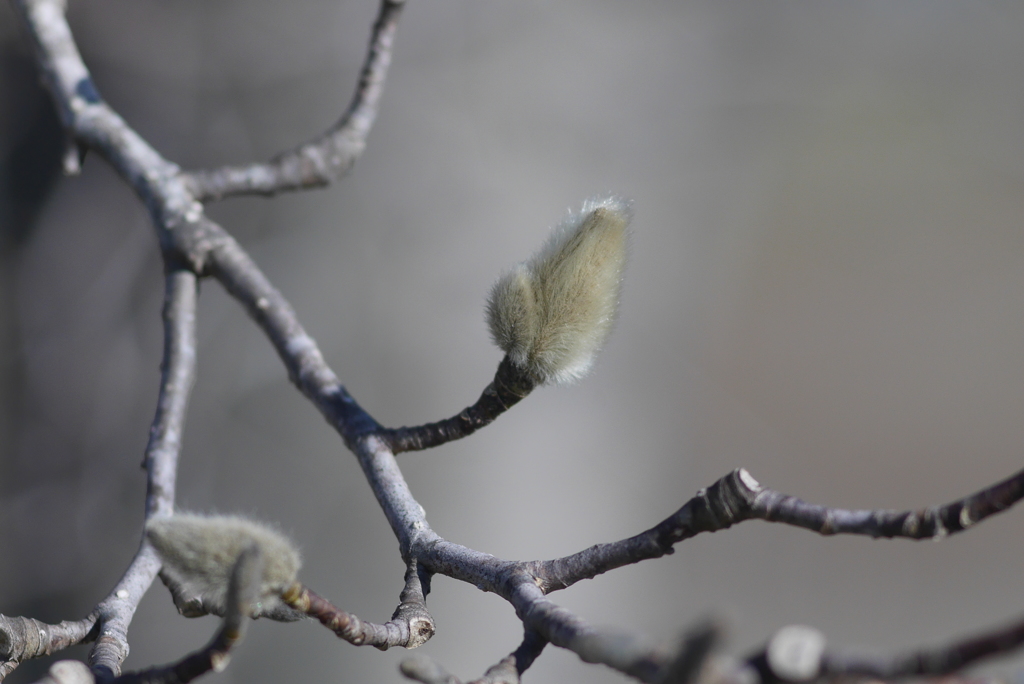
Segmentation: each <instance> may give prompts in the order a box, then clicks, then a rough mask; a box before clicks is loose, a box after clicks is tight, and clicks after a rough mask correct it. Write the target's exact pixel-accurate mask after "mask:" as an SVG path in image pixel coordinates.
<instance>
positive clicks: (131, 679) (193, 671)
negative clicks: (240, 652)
mask: <svg viewBox="0 0 1024 684" xmlns="http://www.w3.org/2000/svg"><path fill="white" fill-rule="evenodd" d="M262 566H263V557H262V555H261V553H260V550H259V547H257V546H255V545H254V546H251V547H249V548H248V549H246V550H245V551H243V552H242V553H241V555H239V557H238V560H237V561H235V567H234V568H233V569H232V571H231V581H230V584H229V585H228V596H227V604H226V610H225V611H224V619H223V620H222V621H221V627H220V629H219V630H217V633H216V634H214V635H213V638H212V639H211V640H210V643H208V644H207V645H206V647H205V648H203V649H202V650H200V651H196V652H195V653H192V654H189V655H187V656H185V657H184V658H182V659H181V660H180V661H178V662H177V663H175V664H173V665H167V666H164V667H154V668H150V669H148V670H142V671H140V672H132V673H128V674H125V675H122V676H121V677H118V678H117V679H115V680H114V682H116V684H186V682H191V681H192V680H193V679H195V678H196V677H199V676H200V675H203V674H206V673H207V672H209V671H210V670H213V671H214V672H220V671H222V670H223V669H224V668H225V667H227V665H228V661H229V660H230V658H231V650H232V649H233V648H234V647H235V646H237V645H238V644H239V643H240V642H241V641H242V638H243V637H244V636H245V627H246V624H247V622H248V617H249V614H250V612H251V611H252V604H253V602H255V601H256V599H257V597H258V596H259V584H260V574H261V572H262Z"/></svg>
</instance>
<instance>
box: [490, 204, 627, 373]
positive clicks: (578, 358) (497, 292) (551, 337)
mask: <svg viewBox="0 0 1024 684" xmlns="http://www.w3.org/2000/svg"><path fill="white" fill-rule="evenodd" d="M632 217H633V216H632V209H631V207H630V203H629V202H627V201H626V200H623V199H620V198H617V197H595V198H592V199H589V200H587V201H586V202H584V203H583V208H582V210H581V211H579V212H573V213H570V214H569V215H568V216H567V217H566V218H565V220H564V221H562V223H560V224H559V225H558V226H557V227H556V228H555V229H554V230H553V231H552V233H551V236H550V237H549V238H548V241H547V242H546V243H544V246H543V247H541V248H540V250H539V251H538V252H537V253H536V254H534V255H533V256H532V257H530V259H528V260H527V261H524V262H523V263H521V264H519V265H518V266H516V267H515V268H513V269H512V270H511V271H509V272H508V273H506V274H504V275H503V276H502V277H501V278H500V279H499V280H498V282H497V283H495V284H494V287H493V288H492V289H491V296H490V298H489V300H488V302H487V324H488V326H489V327H490V329H491V336H492V337H493V338H494V342H495V344H497V345H498V346H499V347H501V349H502V350H503V351H504V352H505V353H506V354H507V355H508V358H509V360H510V361H511V362H512V364H513V365H515V366H516V367H518V368H520V369H522V370H523V371H525V372H526V373H527V374H529V375H530V376H531V377H532V378H533V379H534V380H536V381H537V382H538V383H539V384H548V383H555V384H559V383H567V382H572V381H574V380H578V379H580V378H582V377H583V376H584V375H586V374H587V371H589V370H590V367H591V366H592V365H593V363H594V359H595V358H596V357H597V353H598V352H599V351H600V349H601V346H602V345H603V344H604V342H605V340H606V339H607V338H608V334H609V333H610V332H611V329H612V325H613V323H614V322H615V314H616V311H617V309H618V303H619V290H620V286H621V281H622V268H623V266H624V265H625V263H626V243H627V228H628V227H629V222H630V219H631V218H632Z"/></svg>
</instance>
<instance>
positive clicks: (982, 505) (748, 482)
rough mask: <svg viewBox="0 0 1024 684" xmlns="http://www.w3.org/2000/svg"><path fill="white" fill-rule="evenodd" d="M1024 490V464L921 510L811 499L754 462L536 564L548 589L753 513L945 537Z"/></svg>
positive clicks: (837, 529)
mask: <svg viewBox="0 0 1024 684" xmlns="http://www.w3.org/2000/svg"><path fill="white" fill-rule="evenodd" d="M1021 498H1024V470H1022V471H1021V472H1019V473H1017V474H1015V475H1013V476H1012V477H1009V478H1007V479H1006V480H1003V481H1002V482H999V483H997V484H995V485H992V486H991V487H986V488H985V489H982V490H981V491H978V492H975V493H974V494H971V495H970V496H967V497H964V498H963V499H958V500H956V501H953V502H951V503H948V504H945V505H943V506H932V507H930V508H926V509H922V510H917V511H890V510H852V511H851V510H845V509H841V508H828V507H825V506H818V505H814V504H809V503H806V502H804V501H801V500H800V499H797V498H795V497H792V496H786V495H784V494H781V493H779V492H776V491H775V490H772V489H767V488H765V487H762V486H761V485H760V484H759V483H758V482H757V480H755V479H754V478H753V477H752V476H751V475H750V473H748V472H747V471H746V469H744V468H741V469H739V470H734V471H733V472H732V473H730V474H728V475H726V476H725V477H723V478H722V479H720V480H718V481H717V482H715V483H714V484H713V485H711V486H710V487H708V488H707V489H702V490H700V491H699V492H698V493H697V495H696V496H695V497H693V498H692V499H690V500H689V501H687V502H686V503H685V504H684V505H683V507H682V508H680V509H679V510H678V511H676V512H675V513H674V514H672V515H671V516H669V517H668V518H666V519H665V520H663V521H661V522H660V523H658V524H657V525H655V526H654V527H652V528H651V529H649V530H646V531H644V532H641V533H640V534H638V535H635V536H633V537H630V538H628V539H623V540H621V541H617V542H613V543H610V544H598V545H596V546H592V547H590V548H588V549H585V550H583V551H580V552H579V553H575V554H573V555H571V556H566V557H564V558H557V559H555V560H550V561H536V562H534V563H531V564H529V565H530V567H531V571H532V572H533V574H534V575H536V576H537V578H538V581H540V582H541V586H542V587H543V589H544V591H545V592H551V591H556V590H558V589H564V588H565V587H568V586H571V585H572V584H575V583H576V582H578V581H580V580H582V579H590V578H591V577H595V576H597V575H600V574H601V573H604V572H608V571H609V570H614V569H615V568H619V567H622V566H623V565H629V564H631V563H637V562H639V561H642V560H647V559H649V558H659V557H661V556H664V555H666V554H669V553H672V547H673V545H674V544H676V543H678V542H680V541H683V540H684V539H689V538H690V537H693V536H695V535H697V534H700V533H701V532H717V531H719V530H724V529H726V528H728V527H731V526H732V525H735V524H738V523H741V522H744V521H746V520H766V521H768V522H779V523H784V524H787V525H794V526H796V527H803V528H805V529H808V530H811V531H813V532H818V533H819V534H824V535H831V534H858V535H866V536H869V537H886V538H893V537H902V538H907V539H940V538H942V537H945V536H947V535H950V534H955V533H957V532H962V531H963V530H965V529H967V528H969V527H971V526H972V525H974V524H976V523H978V522H980V521H982V520H984V519H985V518H987V517H989V516H990V515H995V514H996V513H1000V512H1002V511H1004V510H1006V509H1007V508H1009V507H1010V506H1012V505H1013V504H1015V503H1017V502H1018V501H1020V500H1021Z"/></svg>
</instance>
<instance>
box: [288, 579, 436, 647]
mask: <svg viewBox="0 0 1024 684" xmlns="http://www.w3.org/2000/svg"><path fill="white" fill-rule="evenodd" d="M281 599H282V600H283V601H284V602H285V604H286V605H288V606H291V607H292V608H294V609H295V610H297V611H299V612H301V613H305V614H306V615H308V616H310V617H312V618H316V619H317V620H319V621H320V624H322V625H323V626H324V627H326V628H327V629H329V630H331V631H332V632H334V633H335V634H337V635H338V637H340V638H342V639H344V640H345V641H347V642H349V643H350V644H352V645H354V646H374V647H376V648H378V649H380V650H382V651H386V650H388V649H389V648H391V647H392V646H401V647H403V648H416V647H417V646H421V645H423V644H424V643H426V642H427V641H428V640H429V639H430V637H432V636H434V619H433V618H432V617H431V616H430V613H428V612H427V606H426V600H425V597H424V595H423V586H422V584H421V581H420V578H419V573H418V572H417V569H416V565H415V563H414V564H411V565H410V566H409V568H408V569H407V570H406V572H405V589H403V590H402V599H401V600H402V602H401V604H399V606H398V608H396V609H395V612H394V614H393V615H392V616H391V619H390V620H389V621H388V622H386V623H384V624H383V625H380V624H376V623H373V622H366V621H365V620H361V619H359V618H358V617H356V616H355V615H353V614H352V613H347V612H345V611H343V610H340V609H338V608H336V607H335V606H334V605H333V604H332V603H331V602H330V601H328V600H327V599H325V598H323V597H322V596H319V595H317V594H315V593H314V592H312V591H310V590H309V589H307V588H306V587H304V586H302V585H301V584H300V583H298V582H296V583H295V584H294V585H293V586H292V587H291V588H289V589H287V590H286V591H285V592H284V593H283V594H282V595H281Z"/></svg>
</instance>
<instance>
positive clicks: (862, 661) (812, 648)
mask: <svg viewBox="0 0 1024 684" xmlns="http://www.w3.org/2000/svg"><path fill="white" fill-rule="evenodd" d="M1022 645H1024V620H1018V621H1017V622H1014V623H1012V624H1010V625H1007V626H1005V627H1002V628H999V629H996V630H992V631H989V632H986V633H984V634H980V635H978V636H974V637H970V638H967V639H963V640H960V641H956V642H953V643H951V644H948V645H946V646H940V647H936V648H923V649H915V650H910V651H904V652H902V653H897V654H894V655H879V656H869V655H853V654H848V653H841V652H834V651H829V650H827V649H826V648H825V637H824V636H823V635H822V634H821V633H820V632H818V631H817V630H815V629H813V628H810V627H801V626H792V627H786V628H783V629H781V630H779V631H778V632H777V633H776V634H775V636H773V637H772V638H771V639H770V640H769V642H768V644H767V646H766V647H765V649H764V650H763V651H759V652H758V653H755V654H754V655H752V656H750V657H749V658H748V659H747V665H748V666H750V667H752V668H753V669H754V670H756V671H757V672H758V673H759V674H760V678H761V680H762V682H764V684H771V683H772V682H785V681H790V682H794V681H809V680H812V679H815V680H829V679H846V678H850V677H855V678H871V679H879V680H883V681H893V680H898V679H907V678H910V677H937V676H944V675H950V674H953V673H955V672H957V671H958V670H962V669H963V668H965V667H967V666H968V665H972V664H974V663H976V662H978V661H979V660H982V659H983V658H987V657H991V656H993V655H1003V654H1006V653H1009V652H1011V651H1014V650H1016V649H1018V648H1020V647H1021V646H1022Z"/></svg>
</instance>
